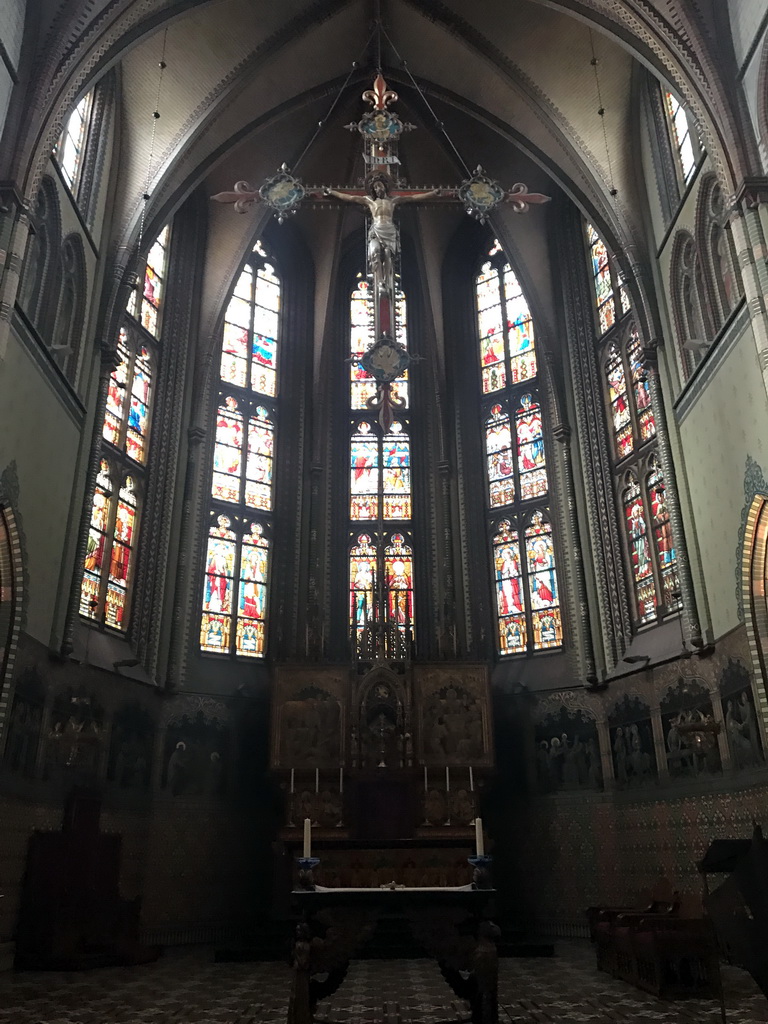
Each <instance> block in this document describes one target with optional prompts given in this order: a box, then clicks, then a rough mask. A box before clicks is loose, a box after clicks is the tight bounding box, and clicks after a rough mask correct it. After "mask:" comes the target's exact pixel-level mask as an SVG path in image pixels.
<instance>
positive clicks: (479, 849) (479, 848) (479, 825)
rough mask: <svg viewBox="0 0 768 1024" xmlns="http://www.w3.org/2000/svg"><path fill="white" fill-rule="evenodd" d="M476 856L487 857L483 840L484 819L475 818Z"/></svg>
mask: <svg viewBox="0 0 768 1024" xmlns="http://www.w3.org/2000/svg"><path fill="white" fill-rule="evenodd" d="M475 856H476V857H484V856H485V842H484V840H483V819H482V818H475Z"/></svg>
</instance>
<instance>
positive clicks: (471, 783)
mask: <svg viewBox="0 0 768 1024" xmlns="http://www.w3.org/2000/svg"><path fill="white" fill-rule="evenodd" d="M469 792H470V793H474V792H475V776H474V775H473V774H472V765H470V766H469Z"/></svg>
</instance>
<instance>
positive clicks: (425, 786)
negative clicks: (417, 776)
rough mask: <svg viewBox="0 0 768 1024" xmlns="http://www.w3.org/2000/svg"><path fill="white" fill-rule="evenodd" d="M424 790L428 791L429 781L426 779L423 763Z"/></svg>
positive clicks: (425, 769)
mask: <svg viewBox="0 0 768 1024" xmlns="http://www.w3.org/2000/svg"><path fill="white" fill-rule="evenodd" d="M424 792H425V793H428V792H429V782H428V781H427V766H426V765H424Z"/></svg>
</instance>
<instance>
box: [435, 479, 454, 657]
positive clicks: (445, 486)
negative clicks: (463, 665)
mask: <svg viewBox="0 0 768 1024" xmlns="http://www.w3.org/2000/svg"><path fill="white" fill-rule="evenodd" d="M437 471H438V473H439V475H440V501H441V503H442V506H443V507H442V517H441V522H442V562H443V581H442V582H443V607H442V608H441V609H440V613H439V614H440V635H439V637H438V650H439V653H440V657H441V658H457V657H458V656H459V651H458V638H457V635H456V580H455V576H454V568H453V530H452V528H451V467H450V464H449V462H448V461H447V460H442V461H441V462H440V463H438V467H437Z"/></svg>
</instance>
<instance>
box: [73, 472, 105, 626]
mask: <svg viewBox="0 0 768 1024" xmlns="http://www.w3.org/2000/svg"><path fill="white" fill-rule="evenodd" d="M111 511H112V481H111V479H110V471H109V464H108V463H107V462H106V460H105V459H102V460H101V465H100V467H99V474H98V476H97V478H96V489H95V491H94V495H93V505H92V506H91V524H90V528H89V530H88V543H87V546H86V550H85V561H84V563H83V582H82V586H81V590H80V614H81V615H84V616H86V618H89V619H98V618H99V603H100V591H101V579H102V570H103V567H104V556H105V553H106V546H107V537H108V530H109V521H110V518H111Z"/></svg>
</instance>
